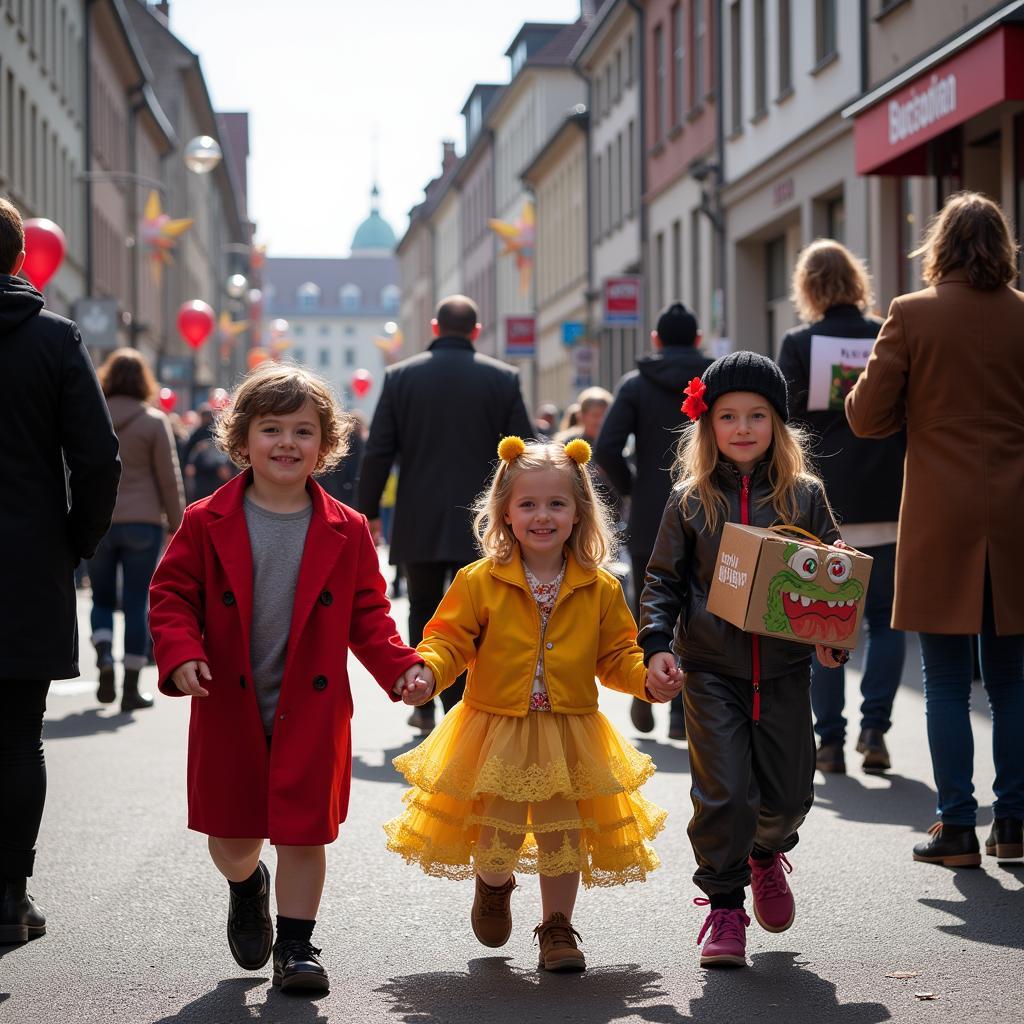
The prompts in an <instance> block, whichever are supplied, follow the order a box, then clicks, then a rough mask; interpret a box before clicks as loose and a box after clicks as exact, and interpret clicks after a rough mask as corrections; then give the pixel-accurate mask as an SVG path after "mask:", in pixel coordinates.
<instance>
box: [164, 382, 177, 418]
mask: <svg viewBox="0 0 1024 1024" xmlns="http://www.w3.org/2000/svg"><path fill="white" fill-rule="evenodd" d="M177 404H178V393H177V392H176V391H175V390H174V388H161V389H160V408H161V409H163V411H164V412H172V411H173V409H174V407H175V406H176V405H177Z"/></svg>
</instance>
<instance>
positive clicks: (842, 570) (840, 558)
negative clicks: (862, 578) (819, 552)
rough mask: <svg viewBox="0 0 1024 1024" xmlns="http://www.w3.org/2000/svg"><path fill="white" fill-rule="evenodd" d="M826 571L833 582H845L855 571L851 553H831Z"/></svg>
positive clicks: (826, 563) (826, 564)
mask: <svg viewBox="0 0 1024 1024" xmlns="http://www.w3.org/2000/svg"><path fill="white" fill-rule="evenodd" d="M825 571H826V572H827V573H828V578H829V579H830V580H831V581H832V582H833V583H845V582H846V581H847V580H848V579H849V578H850V573H852V572H853V562H852V561H851V560H850V556H849V555H835V554H833V555H829V556H828V561H826V562H825Z"/></svg>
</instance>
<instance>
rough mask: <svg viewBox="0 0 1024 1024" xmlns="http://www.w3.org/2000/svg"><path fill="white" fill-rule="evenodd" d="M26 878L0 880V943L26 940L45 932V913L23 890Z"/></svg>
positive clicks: (35, 937) (36, 937)
mask: <svg viewBox="0 0 1024 1024" xmlns="http://www.w3.org/2000/svg"><path fill="white" fill-rule="evenodd" d="M25 883H26V879H24V878H8V879H7V880H6V881H3V882H0V886H2V889H0V945H11V944H13V943H17V942H28V941H29V939H38V938H39V936H40V935H45V934H46V915H45V914H44V913H43V912H42V911H41V910H40V909H39V908H38V907H37V906H36V904H35V901H34V900H33V899H32V897H31V896H30V895H29V894H28V893H27V892H26V891H25Z"/></svg>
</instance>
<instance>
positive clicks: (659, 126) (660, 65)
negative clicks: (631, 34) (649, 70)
mask: <svg viewBox="0 0 1024 1024" xmlns="http://www.w3.org/2000/svg"><path fill="white" fill-rule="evenodd" d="M665 72H666V68H665V31H664V29H663V28H662V27H661V25H657V26H656V27H655V29H654V141H655V142H661V140H662V139H663V138H665V126H666V124H667V122H668V116H667V115H668V112H667V109H666V108H667V106H668V95H667V92H666V89H665Z"/></svg>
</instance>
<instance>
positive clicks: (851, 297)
mask: <svg viewBox="0 0 1024 1024" xmlns="http://www.w3.org/2000/svg"><path fill="white" fill-rule="evenodd" d="M790 300H791V301H792V303H793V306H794V307H795V308H796V311H797V315H798V316H799V317H800V318H801V319H802V320H806V321H807V322H808V323H814V322H815V321H816V320H820V319H821V318H822V317H823V316H824V315H825V311H826V310H827V309H829V308H830V307H831V306H840V305H849V306H856V307H857V308H858V309H859V310H860V311H861V312H864V311H865V310H867V309H869V308H870V307H871V304H872V302H874V297H873V296H872V294H871V275H870V274H868V271H867V267H865V266H864V261H863V260H861V259H860V258H859V257H857V256H854V254H853V253H852V252H850V250H849V249H847V248H846V246H845V245H843V244H842V243H841V242H837V241H836V240H835V239H834V238H818V239H816V240H815V241H813V242H811V244H810V245H808V246H806V247H805V248H804V249H803V251H802V252H801V253H800V255H799V256H798V257H797V261H796V267H794V269H793V282H792V292H791V293H790Z"/></svg>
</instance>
